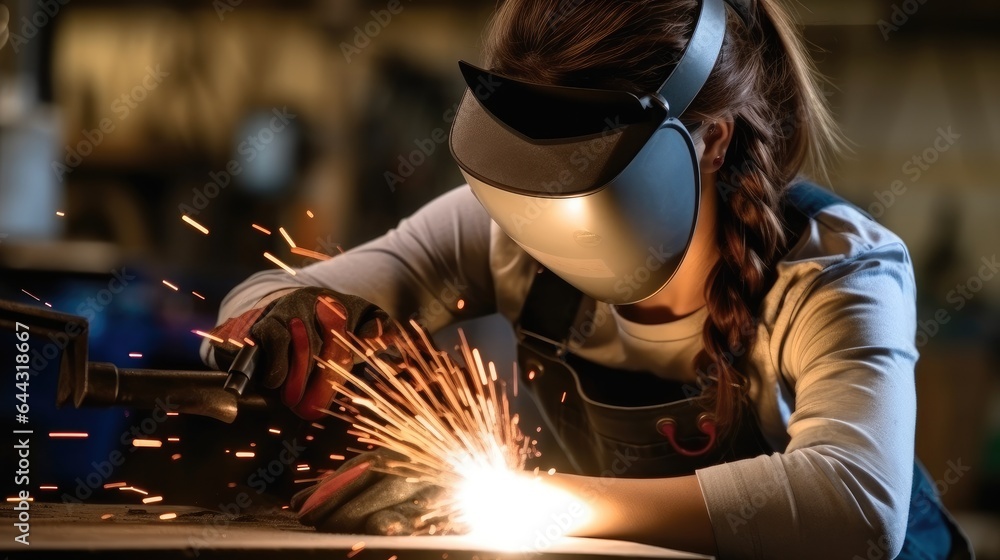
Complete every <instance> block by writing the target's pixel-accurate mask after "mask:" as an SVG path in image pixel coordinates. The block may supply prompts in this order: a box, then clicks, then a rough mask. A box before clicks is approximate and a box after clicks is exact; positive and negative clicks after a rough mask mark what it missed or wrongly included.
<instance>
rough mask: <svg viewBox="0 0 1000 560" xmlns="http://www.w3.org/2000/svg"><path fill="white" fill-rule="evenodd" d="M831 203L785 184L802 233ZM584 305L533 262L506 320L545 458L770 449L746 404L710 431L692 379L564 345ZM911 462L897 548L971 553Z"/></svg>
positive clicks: (911, 558) (680, 466) (919, 553)
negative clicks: (524, 291)
mask: <svg viewBox="0 0 1000 560" xmlns="http://www.w3.org/2000/svg"><path fill="white" fill-rule="evenodd" d="M833 204H849V203H848V202H846V201H844V200H843V199H841V198H839V197H837V196H836V195H834V194H832V193H830V192H829V191H827V190H825V189H822V188H820V187H817V186H815V185H812V184H809V183H797V184H795V185H793V186H792V187H791V188H790V190H789V192H788V193H787V194H786V203H785V207H784V215H785V221H786V223H787V224H788V227H789V229H790V230H791V232H793V233H794V234H795V235H801V232H803V231H804V230H805V228H806V225H807V224H808V221H809V219H810V217H812V216H813V215H815V214H816V213H817V212H819V211H820V210H821V209H823V208H824V207H826V206H829V205H833ZM793 245H794V240H793V242H792V244H791V245H789V246H793ZM593 306H594V301H593V300H592V299H590V298H588V297H585V296H584V295H583V294H582V293H581V292H579V291H578V290H577V289H576V288H573V287H572V286H570V285H569V284H567V283H566V282H565V281H563V280H562V279H560V278H559V277H558V276H556V275H555V274H553V273H552V272H550V271H548V270H545V269H540V270H539V273H538V274H537V276H536V277H535V279H534V280H533V282H532V285H531V289H530V290H529V292H528V297H527V299H526V300H525V304H524V307H523V308H522V310H521V316H520V318H519V319H518V321H517V322H516V324H515V332H516V333H517V339H518V361H519V364H520V369H519V370H520V377H521V385H522V387H525V388H526V389H527V391H528V392H529V394H530V395H531V397H532V399H533V400H534V401H535V404H536V405H537V407H538V410H539V412H540V413H541V416H542V418H543V420H544V422H545V423H546V424H547V427H548V429H549V430H550V436H551V437H553V438H554V439H555V440H556V444H557V445H558V447H559V448H560V449H559V450H549V449H546V450H545V457H546V461H547V464H550V465H553V466H556V467H557V468H558V469H560V470H561V471H563V472H572V473H576V474H582V475H589V476H616V477H623V478H654V477H669V476H681V475H689V474H693V473H694V471H695V470H696V469H700V468H704V467H708V466H711V465H715V464H719V463H723V462H728V461H736V460H739V459H745V458H750V457H756V456H758V455H761V454H771V453H773V452H774V450H773V449H772V448H771V447H770V445H769V444H768V443H767V441H766V440H765V438H764V436H763V434H762V433H761V431H760V428H759V423H758V421H757V418H756V416H755V415H754V413H753V411H752V407H746V412H745V413H744V414H743V417H742V418H741V419H740V421H739V422H738V423H736V424H735V426H734V428H732V429H730V430H728V431H727V432H726V433H725V434H724V435H723V434H719V433H718V432H717V430H716V424H715V418H714V417H713V415H712V414H711V412H709V411H707V410H705V409H704V408H703V407H702V406H701V405H700V404H699V401H698V399H697V396H698V394H699V390H698V389H697V388H696V387H693V386H690V385H684V384H681V383H678V382H674V381H669V380H665V379H663V378H660V377H657V376H655V375H653V374H650V373H645V372H632V371H629V372H616V371H615V370H614V369H612V368H607V367H604V366H601V365H599V364H596V363H593V362H590V361H588V360H585V359H583V358H580V357H579V356H575V355H573V354H571V353H569V352H568V351H567V342H568V340H569V337H570V334H571V328H572V326H573V324H574V323H575V320H576V318H577V317H579V316H581V314H582V313H584V312H585V311H586V310H587V309H593ZM626 377H627V379H628V382H627V383H622V379H623V378H626ZM913 469H914V472H913V486H912V490H911V494H910V509H909V519H908V523H907V531H906V539H905V541H904V544H903V550H902V552H901V553H900V555H899V556H897V557H896V558H897V559H900V560H938V559H949V560H960V559H971V558H973V553H972V550H971V547H970V546H969V543H968V540H967V539H966V538H965V536H964V535H963V534H962V532H961V531H960V530H959V529H958V527H957V525H956V524H955V523H954V520H953V519H952V518H951V516H950V514H949V513H948V512H947V511H946V510H945V509H944V507H943V506H942V505H941V503H940V501H939V499H938V496H937V493H936V492H935V490H934V487H933V485H932V483H931V481H930V478H929V477H928V476H927V473H926V471H924V469H923V467H922V466H921V465H920V463H919V461H917V460H916V459H915V460H914V466H913Z"/></svg>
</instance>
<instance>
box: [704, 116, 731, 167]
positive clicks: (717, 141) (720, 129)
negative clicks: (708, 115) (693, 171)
mask: <svg viewBox="0 0 1000 560" xmlns="http://www.w3.org/2000/svg"><path fill="white" fill-rule="evenodd" d="M702 126H704V127H705V132H704V134H703V135H702V137H701V142H702V143H704V146H705V151H703V152H702V154H701V162H700V166H701V172H702V173H704V174H708V173H715V172H716V171H718V170H719V168H720V167H722V166H723V165H724V164H725V163H726V150H728V149H729V143H730V141H732V139H733V132H734V130H735V125H734V124H733V119H732V118H731V117H725V118H719V119H714V120H710V121H706V122H705V124H704V125H702Z"/></svg>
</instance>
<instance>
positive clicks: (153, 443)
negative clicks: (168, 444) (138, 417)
mask: <svg viewBox="0 0 1000 560" xmlns="http://www.w3.org/2000/svg"><path fill="white" fill-rule="evenodd" d="M132 445H134V446H135V447H160V446H162V445H163V442H162V441H160V440H158V439H139V438H135V439H133V440H132Z"/></svg>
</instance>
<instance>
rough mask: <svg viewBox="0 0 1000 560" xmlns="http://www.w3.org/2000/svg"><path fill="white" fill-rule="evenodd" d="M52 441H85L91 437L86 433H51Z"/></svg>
mask: <svg viewBox="0 0 1000 560" xmlns="http://www.w3.org/2000/svg"><path fill="white" fill-rule="evenodd" d="M49 437H50V438H52V439H83V438H87V437H90V434H88V433H86V432H49Z"/></svg>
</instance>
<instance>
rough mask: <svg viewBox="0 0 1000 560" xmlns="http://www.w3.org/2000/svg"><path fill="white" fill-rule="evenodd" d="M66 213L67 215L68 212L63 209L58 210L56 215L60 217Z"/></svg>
mask: <svg viewBox="0 0 1000 560" xmlns="http://www.w3.org/2000/svg"><path fill="white" fill-rule="evenodd" d="M65 215H66V213H65V212H63V211H59V212H56V216H59V217H60V218H62V217H63V216H65Z"/></svg>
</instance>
